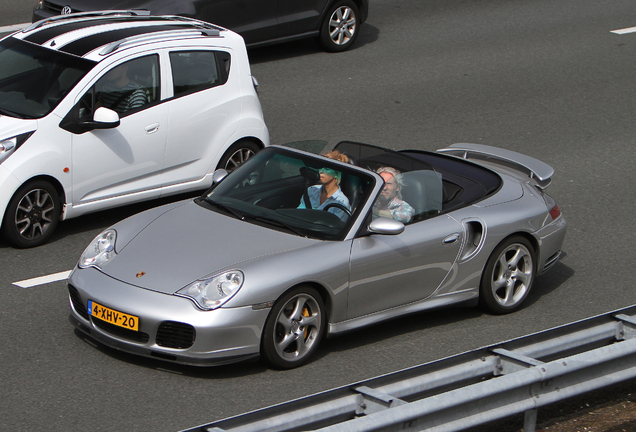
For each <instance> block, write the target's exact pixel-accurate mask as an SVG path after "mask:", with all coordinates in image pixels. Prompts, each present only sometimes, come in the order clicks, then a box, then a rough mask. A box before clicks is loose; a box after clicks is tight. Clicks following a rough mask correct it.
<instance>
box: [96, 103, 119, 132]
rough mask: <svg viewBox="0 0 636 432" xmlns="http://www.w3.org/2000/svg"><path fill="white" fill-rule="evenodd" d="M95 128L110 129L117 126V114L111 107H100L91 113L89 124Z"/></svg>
mask: <svg viewBox="0 0 636 432" xmlns="http://www.w3.org/2000/svg"><path fill="white" fill-rule="evenodd" d="M91 126H93V127H94V128H95V129H111V128H116V127H117V126H119V114H117V113H116V112H115V111H113V110H112V109H108V108H104V107H100V108H97V109H96V110H95V113H94V114H93V122H92V124H91Z"/></svg>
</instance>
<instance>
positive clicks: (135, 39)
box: [99, 28, 221, 56]
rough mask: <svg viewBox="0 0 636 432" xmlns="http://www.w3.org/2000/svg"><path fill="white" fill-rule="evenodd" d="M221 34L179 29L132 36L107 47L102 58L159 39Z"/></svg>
mask: <svg viewBox="0 0 636 432" xmlns="http://www.w3.org/2000/svg"><path fill="white" fill-rule="evenodd" d="M220 34H221V32H220V31H219V30H218V29H206V28H201V29H179V30H166V31H161V32H156V33H146V34H141V35H137V36H131V37H128V38H125V39H121V40H118V41H115V42H112V43H110V44H108V45H106V46H105V47H104V48H103V49H102V50H101V51H100V52H99V55H100V56H106V55H108V54H111V53H113V52H115V51H117V50H118V49H120V48H125V47H126V46H129V45H134V44H138V43H140V42H150V41H153V40H157V39H165V38H167V37H171V36H174V37H178V36H201V35H202V36H219V35H220Z"/></svg>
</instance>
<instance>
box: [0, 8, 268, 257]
mask: <svg viewBox="0 0 636 432" xmlns="http://www.w3.org/2000/svg"><path fill="white" fill-rule="evenodd" d="M256 87H257V85H256V80H255V79H254V78H253V77H252V75H251V71H250V65H249V60H248V55H247V51H246V49H245V44H244V42H243V39H242V38H241V37H240V36H239V35H237V34H236V33H233V32H231V31H229V30H227V29H224V28H222V27H218V26H214V25H211V24H208V23H205V22H202V21H197V20H193V19H188V18H182V17H174V16H148V15H147V14H145V13H143V12H141V11H105V12H91V13H83V14H72V15H63V16H60V17H55V18H51V19H48V20H43V21H39V22H37V23H34V24H33V25H31V26H30V27H28V28H26V29H24V30H22V31H19V32H16V33H14V34H12V35H10V36H7V37H6V38H4V39H2V40H0V215H3V216H2V228H1V232H2V236H3V237H4V239H5V240H7V241H8V242H9V243H11V244H12V245H14V246H16V247H22V248H24V247H32V246H37V245H40V244H42V243H44V242H45V241H46V240H47V239H48V238H49V237H50V235H51V233H52V232H53V230H54V229H55V227H56V225H57V223H58V221H59V220H63V219H69V218H73V217H77V216H79V215H82V214H85V213H88V212H92V211H97V210H102V209H105V208H110V207H115V206H120V205H124V204H129V203H133V202H137V201H142V200H148V199H153V198H158V197H160V196H166V195H170V194H176V193H181V192H185V191H191V190H199V189H205V188H207V187H209V186H210V185H211V184H212V174H213V172H214V171H215V170H216V169H217V168H225V169H227V170H229V171H231V170H232V169H233V168H234V167H235V166H236V165H238V164H239V163H241V162H242V161H244V160H245V159H247V158H249V157H250V156H251V155H253V154H254V153H256V152H257V151H258V150H260V149H261V148H263V147H265V146H267V145H269V133H268V130H267V127H266V126H265V122H264V120H263V113H262V110H261V105H260V102H259V99H258V96H257V93H256Z"/></svg>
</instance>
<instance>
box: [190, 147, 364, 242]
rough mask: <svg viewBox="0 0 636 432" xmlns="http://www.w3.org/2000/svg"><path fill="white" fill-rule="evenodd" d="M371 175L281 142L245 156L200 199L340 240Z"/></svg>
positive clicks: (256, 219) (232, 212) (255, 219)
mask: <svg viewBox="0 0 636 432" xmlns="http://www.w3.org/2000/svg"><path fill="white" fill-rule="evenodd" d="M374 184H375V180H374V178H373V176H371V175H368V174H365V173H363V172H360V171H358V170H354V169H351V168H349V167H348V166H347V165H342V164H338V163H336V162H332V161H331V160H329V159H326V158H319V157H312V156H305V155H301V154H297V153H295V152H291V151H288V150H285V149H280V148H267V149H265V150H262V151H261V152H259V153H258V154H257V155H256V156H254V157H252V158H250V159H249V160H248V161H247V162H245V163H244V164H243V165H241V166H240V167H239V168H237V169H236V170H235V171H234V172H232V174H231V175H229V176H228V177H227V178H226V179H224V180H223V181H222V182H221V183H220V184H219V185H218V186H216V187H215V188H213V189H212V190H211V191H209V192H208V193H207V194H206V195H204V197H203V199H202V200H200V201H199V202H200V203H201V205H204V206H206V207H208V208H210V209H213V210H215V211H219V212H222V213H224V214H227V215H229V216H231V217H237V218H239V219H242V220H244V221H246V222H249V223H255V224H259V225H262V226H267V227H269V228H273V229H277V230H281V231H286V232H289V233H292V234H295V235H300V236H304V237H311V238H316V239H320V240H342V239H343V238H344V237H345V235H346V234H347V232H348V230H349V228H350V227H351V225H352V224H353V222H354V220H355V219H356V218H357V216H358V214H359V213H360V211H361V209H362V207H363V205H364V203H365V202H366V200H367V199H368V197H369V194H370V193H371V191H372V189H373V186H374Z"/></svg>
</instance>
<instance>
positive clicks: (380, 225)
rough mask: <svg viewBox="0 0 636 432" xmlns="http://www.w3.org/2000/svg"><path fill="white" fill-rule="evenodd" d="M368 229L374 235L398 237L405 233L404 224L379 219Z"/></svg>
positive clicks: (388, 219)
mask: <svg viewBox="0 0 636 432" xmlns="http://www.w3.org/2000/svg"><path fill="white" fill-rule="evenodd" d="M368 229H369V232H370V233H372V234H384V235H397V234H401V233H402V231H404V224H403V223H402V222H400V221H396V220H395V219H391V218H386V217H379V218H377V219H374V220H373V221H372V222H371V223H370V224H369V228H368Z"/></svg>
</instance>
